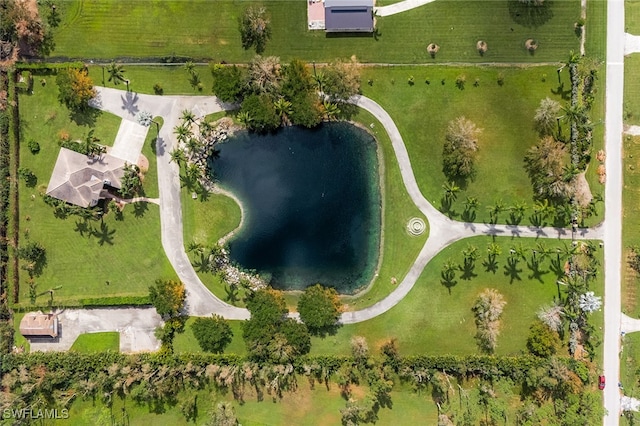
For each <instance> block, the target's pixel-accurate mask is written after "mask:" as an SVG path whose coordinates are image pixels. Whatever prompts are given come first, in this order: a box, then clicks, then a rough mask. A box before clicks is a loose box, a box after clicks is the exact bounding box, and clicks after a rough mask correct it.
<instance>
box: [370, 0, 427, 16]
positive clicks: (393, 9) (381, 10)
mask: <svg viewBox="0 0 640 426" xmlns="http://www.w3.org/2000/svg"><path fill="white" fill-rule="evenodd" d="M434 1H435V0H404V1H401V2H398V3H394V4H390V5H388V6H380V7H376V8H374V9H373V10H374V13H375V15H376V16H389V15H395V14H396V13H401V12H406V11H407V10H411V9H415V8H416V7H420V6H424V5H425V4H429V3H432V2H434Z"/></svg>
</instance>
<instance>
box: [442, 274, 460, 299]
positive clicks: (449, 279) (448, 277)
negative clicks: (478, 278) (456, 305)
mask: <svg viewBox="0 0 640 426" xmlns="http://www.w3.org/2000/svg"><path fill="white" fill-rule="evenodd" d="M440 284H442V285H443V286H445V287H446V288H447V291H448V292H449V294H451V289H452V288H453V287H455V286H456V284H458V281H456V274H455V272H453V271H451V272H449V273H447V272H445V271H442V272H441V273H440Z"/></svg>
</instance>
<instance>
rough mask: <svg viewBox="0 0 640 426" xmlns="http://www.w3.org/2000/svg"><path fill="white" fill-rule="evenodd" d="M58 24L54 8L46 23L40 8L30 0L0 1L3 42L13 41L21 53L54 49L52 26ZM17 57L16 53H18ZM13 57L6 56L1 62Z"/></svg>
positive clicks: (43, 51)
mask: <svg viewBox="0 0 640 426" xmlns="http://www.w3.org/2000/svg"><path fill="white" fill-rule="evenodd" d="M58 23H59V17H58V15H57V12H56V10H55V7H54V8H51V9H50V10H49V15H48V16H47V22H43V21H42V18H41V17H40V14H39V13H38V10H37V9H34V8H31V7H30V6H29V4H28V2H23V1H15V0H0V43H1V42H9V43H13V44H14V46H15V48H14V50H15V51H16V53H18V52H19V54H20V56H23V57H29V56H46V55H48V54H49V53H50V52H51V51H52V50H53V49H54V43H53V34H52V31H51V28H52V27H56V26H57V25H58ZM16 56H17V55H16ZM6 59H8V60H13V59H15V56H14V57H13V58H3V57H2V55H0V61H3V60H6Z"/></svg>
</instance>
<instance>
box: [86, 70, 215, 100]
mask: <svg viewBox="0 0 640 426" xmlns="http://www.w3.org/2000/svg"><path fill="white" fill-rule="evenodd" d="M102 70H103V67H101V66H90V67H89V75H90V76H91V78H93V81H94V82H95V84H98V85H103V86H106V87H113V88H116V89H121V90H125V89H126V87H125V86H124V85H123V84H122V83H120V84H118V85H115V84H114V83H113V82H109V81H108V78H109V75H108V74H105V81H104V83H103V80H102V77H103V75H102ZM124 70H125V75H126V77H127V78H128V79H129V80H130V81H131V83H130V84H129V87H130V89H131V90H133V91H136V92H139V93H148V94H151V95H155V94H156V93H155V91H154V86H155V85H156V84H159V85H160V86H161V87H162V90H163V94H165V95H170V94H171V95H178V94H179V95H210V94H211V86H212V85H213V77H212V76H211V71H210V68H209V66H203V65H200V66H196V67H195V71H196V72H197V73H198V75H199V76H200V80H201V82H202V86H203V89H202V91H199V90H198V89H197V88H196V89H194V88H193V87H192V86H191V84H189V72H188V71H187V70H185V69H184V67H183V65H157V66H125V67H124Z"/></svg>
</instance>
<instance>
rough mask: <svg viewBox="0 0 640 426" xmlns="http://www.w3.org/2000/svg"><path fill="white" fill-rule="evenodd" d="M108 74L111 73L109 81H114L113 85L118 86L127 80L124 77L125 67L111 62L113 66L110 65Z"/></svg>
mask: <svg viewBox="0 0 640 426" xmlns="http://www.w3.org/2000/svg"><path fill="white" fill-rule="evenodd" d="M107 73H109V80H108V81H113V84H115V85H116V86H117V85H118V84H120V83H121V82H123V81H125V80H126V78H125V77H124V73H125V70H124V68H123V66H122V65H119V64H116V63H115V62H111V64H109V66H108V67H107Z"/></svg>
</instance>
